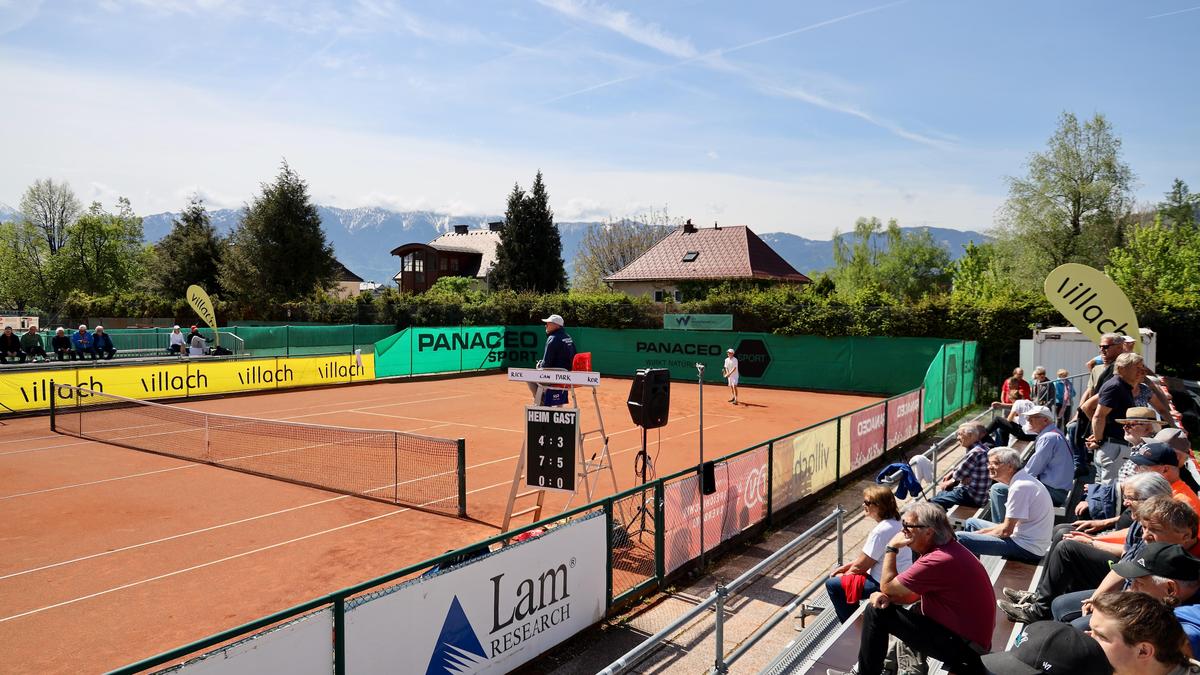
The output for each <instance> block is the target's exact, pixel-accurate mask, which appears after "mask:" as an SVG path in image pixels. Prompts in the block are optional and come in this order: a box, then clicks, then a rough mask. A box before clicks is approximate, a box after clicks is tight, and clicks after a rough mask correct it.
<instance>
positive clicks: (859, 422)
mask: <svg viewBox="0 0 1200 675" xmlns="http://www.w3.org/2000/svg"><path fill="white" fill-rule="evenodd" d="M885 418H886V412H885V410H884V404H882V403H880V404H879V405H875V406H871V407H870V408H867V409H866V410H860V411H858V412H856V413H854V414H853V415H851V416H850V417H849V418H848V419H849V427H850V428H849V434H845V433H843V434H842V438H846V437H847V435H848V436H849V438H850V443H849V446H850V463H849V465H848V467H847V464H845V463H843V464H842V468H843V472H848V471H854V470H856V469H858V468H859V467H861V466H863V465H865V464H867V463H868V462H871V461H873V460H876V459H878V458H879V457H881V456H883V421H884V419H885ZM843 445H844V444H843Z"/></svg>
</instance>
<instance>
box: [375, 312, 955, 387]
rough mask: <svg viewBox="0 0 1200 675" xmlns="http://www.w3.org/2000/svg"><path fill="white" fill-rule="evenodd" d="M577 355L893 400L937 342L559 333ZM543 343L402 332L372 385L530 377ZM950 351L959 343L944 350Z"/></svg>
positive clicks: (496, 333) (485, 331) (535, 330)
mask: <svg viewBox="0 0 1200 675" xmlns="http://www.w3.org/2000/svg"><path fill="white" fill-rule="evenodd" d="M567 332H568V333H569V334H570V335H571V337H572V338H573V339H574V341H575V346H576V350H577V351H579V352H591V354H592V368H593V370H596V371H598V372H600V373H603V374H605V375H620V376H626V377H629V376H632V375H633V374H634V373H636V372H637V370H638V369H640V368H666V369H668V370H669V371H670V372H671V377H672V378H674V379H680V380H694V379H696V377H697V372H696V364H697V363H701V364H703V365H704V366H705V368H704V380H705V381H706V382H713V383H718V382H723V381H724V378H722V377H721V369H722V366H723V364H724V361H725V350H726V349H727V348H729V347H732V348H734V350H735V351H736V355H737V358H738V363H739V365H738V368H739V371H740V372H741V381H742V382H743V383H746V384H761V385H768V386H778V387H794V388H804V389H815V390H824V391H853V392H863V393H875V394H894V393H897V392H902V391H908V390H910V389H914V388H916V387H918V386H920V385H921V381H922V378H925V377H926V367H927V366H928V364H929V363H930V361H931V360H932V359H933V358H934V356H935V355H937V354H939V353H940V350H941V349H942V347H943V345H945V344H947V341H946V340H941V339H933V338H887V337H844V338H822V337H814V336H780V335H771V334H768V333H735V332H718V331H705V332H703V333H700V332H684V331H673V330H672V331H668V330H614V329H607V328H567ZM545 341H546V336H545V329H544V327H542V326H512V327H502V326H483V327H455V328H409V329H406V330H405V331H403V332H401V333H398V334H396V335H393V336H391V337H388V338H386V339H384V340H383V341H381V342H380V343H379V344H377V345H376V346H375V373H376V376H377V377H396V376H407V375H419V374H429V373H449V372H465V371H474V370H482V369H489V368H510V367H532V366H534V365H535V364H536V363H537V361H538V359H540V358H541V356H542V352H543V350H544V346H545ZM952 344H954V345H956V346H959V348H960V349H961V343H958V342H955V343H952Z"/></svg>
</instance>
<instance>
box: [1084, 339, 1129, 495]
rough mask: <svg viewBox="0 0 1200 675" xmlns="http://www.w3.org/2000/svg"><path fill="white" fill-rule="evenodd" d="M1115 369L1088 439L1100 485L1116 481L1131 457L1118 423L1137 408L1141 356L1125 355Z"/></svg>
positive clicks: (1102, 389) (1101, 393) (1101, 394)
mask: <svg viewBox="0 0 1200 675" xmlns="http://www.w3.org/2000/svg"><path fill="white" fill-rule="evenodd" d="M1113 366H1114V368H1113V370H1114V372H1115V373H1116V376H1115V377H1111V378H1109V379H1108V380H1107V381H1106V382H1105V383H1104V385H1103V386H1101V387H1100V390H1099V393H1098V394H1097V399H1098V402H1097V405H1096V412H1095V414H1093V415H1092V420H1091V421H1092V435H1091V436H1088V438H1087V446H1088V447H1089V448H1091V449H1092V450H1094V451H1095V461H1096V466H1097V467H1099V469H1100V472H1099V479H1100V482H1101V483H1104V482H1107V481H1109V480H1112V479H1113V478H1115V477H1116V476H1117V471H1119V470H1120V469H1121V465H1122V464H1124V463H1125V460H1126V459H1128V458H1129V452H1130V449H1129V443H1127V442H1126V441H1125V431H1124V429H1122V428H1121V424H1120V423H1119V422H1117V420H1118V419H1121V418H1123V417H1125V413H1126V412H1127V411H1128V410H1129V409H1130V408H1133V407H1135V406H1134V404H1133V386H1134V385H1135V384H1137V383H1138V381H1139V380H1140V379H1141V374H1142V357H1141V356H1139V355H1137V354H1122V355H1120V356H1118V357H1117V360H1116V361H1114V362H1113Z"/></svg>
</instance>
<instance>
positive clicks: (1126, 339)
mask: <svg viewBox="0 0 1200 675" xmlns="http://www.w3.org/2000/svg"><path fill="white" fill-rule="evenodd" d="M1121 342H1137V340H1135V339H1133V336H1132V335H1122V336H1121Z"/></svg>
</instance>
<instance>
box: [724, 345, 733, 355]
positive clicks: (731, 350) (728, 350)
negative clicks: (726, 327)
mask: <svg viewBox="0 0 1200 675" xmlns="http://www.w3.org/2000/svg"><path fill="white" fill-rule="evenodd" d="M725 353H726V354H732V353H733V347H730V348H729V349H726V350H725Z"/></svg>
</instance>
